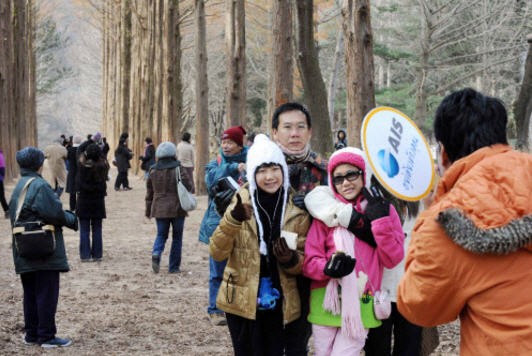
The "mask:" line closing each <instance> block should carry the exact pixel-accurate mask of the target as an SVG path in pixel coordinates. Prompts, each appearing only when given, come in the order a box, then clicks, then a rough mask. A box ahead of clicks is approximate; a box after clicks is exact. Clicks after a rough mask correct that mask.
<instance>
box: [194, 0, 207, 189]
mask: <svg viewBox="0 0 532 356" xmlns="http://www.w3.org/2000/svg"><path fill="white" fill-rule="evenodd" d="M195 20H196V39H195V42H196V43H195V47H196V53H195V55H196V56H195V62H196V73H197V74H196V75H197V77H196V162H195V164H194V165H195V167H196V169H195V171H196V182H195V183H196V193H197V194H205V193H207V189H206V187H205V179H204V177H205V175H204V170H205V166H206V165H207V163H208V161H209V86H208V80H207V35H206V32H207V31H206V25H205V2H204V0H195Z"/></svg>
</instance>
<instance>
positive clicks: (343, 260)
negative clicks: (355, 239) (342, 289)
mask: <svg viewBox="0 0 532 356" xmlns="http://www.w3.org/2000/svg"><path fill="white" fill-rule="evenodd" d="M356 262H357V260H356V259H354V258H352V257H351V256H348V255H346V254H345V253H343V252H341V251H336V252H335V253H334V254H333V255H332V256H331V258H330V259H329V261H327V263H326V264H325V268H324V269H323V273H325V275H327V276H329V277H331V278H342V277H345V276H347V275H348V274H350V273H351V272H353V270H354V269H355V265H356Z"/></svg>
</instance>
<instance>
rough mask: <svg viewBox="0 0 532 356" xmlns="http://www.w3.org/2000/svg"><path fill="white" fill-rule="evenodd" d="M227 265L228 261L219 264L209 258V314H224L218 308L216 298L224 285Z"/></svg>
mask: <svg viewBox="0 0 532 356" xmlns="http://www.w3.org/2000/svg"><path fill="white" fill-rule="evenodd" d="M226 264H227V260H225V261H222V262H218V261H215V260H214V259H213V258H212V256H209V307H208V308H207V313H209V314H217V313H218V314H223V311H222V310H220V309H218V308H217V307H216V296H217V295H218V289H220V284H222V280H223V277H224V269H225V265H226Z"/></svg>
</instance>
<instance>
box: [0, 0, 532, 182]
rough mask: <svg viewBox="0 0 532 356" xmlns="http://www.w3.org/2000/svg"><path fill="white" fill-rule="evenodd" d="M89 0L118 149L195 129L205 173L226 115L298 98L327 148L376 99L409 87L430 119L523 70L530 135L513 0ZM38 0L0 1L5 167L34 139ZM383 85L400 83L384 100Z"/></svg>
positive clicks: (523, 123)
mask: <svg viewBox="0 0 532 356" xmlns="http://www.w3.org/2000/svg"><path fill="white" fill-rule="evenodd" d="M34 1H35V2H38V1H39V0H34ZM89 3H90V4H91V6H93V7H95V8H96V9H97V10H99V11H98V13H99V15H100V16H99V22H100V27H101V33H102V51H101V52H102V55H101V60H102V78H103V81H102V93H103V95H102V123H101V129H102V131H103V132H105V134H106V136H107V137H108V139H109V142H110V144H111V146H113V148H114V147H115V146H116V143H117V139H118V137H119V135H120V134H121V133H122V132H129V134H130V138H131V139H130V146H131V148H132V150H133V151H134V152H135V153H136V154H140V153H141V152H142V151H143V140H144V138H145V137H146V136H150V137H152V138H153V140H154V141H155V142H156V143H158V142H161V141H163V140H172V141H174V142H175V141H178V140H179V138H180V136H181V133H182V132H184V131H192V132H195V138H196V140H195V141H196V149H197V153H198V154H197V160H198V161H197V162H196V166H197V167H198V172H201V169H202V168H201V167H203V166H204V165H205V164H206V162H207V161H208V160H209V158H210V155H212V153H213V150H214V149H215V148H216V147H217V146H218V140H217V138H218V137H219V134H220V133H221V131H222V130H223V129H224V128H225V127H227V126H228V125H237V124H241V125H243V126H245V127H246V128H247V129H251V130H253V131H257V130H258V131H261V132H266V133H268V132H269V128H270V122H269V119H270V118H271V113H272V111H273V109H274V108H275V107H276V106H278V105H279V104H281V103H283V102H286V101H289V100H300V101H303V102H304V103H305V104H306V105H307V106H308V108H309V111H310V112H311V114H312V116H313V131H314V135H313V141H312V145H313V148H314V149H315V150H317V151H319V152H321V153H325V154H326V153H328V152H330V151H331V149H332V139H333V137H332V135H331V131H332V130H334V129H337V128H339V127H345V126H347V129H348V139H349V142H350V144H352V145H357V146H358V145H359V129H360V122H361V120H362V118H363V117H364V115H365V114H366V113H367V112H368V111H369V110H370V109H371V108H373V107H374V106H375V105H379V104H385V105H386V104H387V105H392V106H395V105H399V108H400V105H403V104H404V103H405V102H407V101H409V100H410V101H412V103H414V102H415V105H414V104H412V105H411V106H412V108H413V107H415V110H412V111H411V112H410V114H411V115H412V116H413V117H414V118H415V119H416V121H417V122H418V124H420V125H421V126H424V125H425V126H426V127H430V122H426V120H427V118H428V117H430V111H431V110H433V105H434V103H436V102H437V101H438V100H440V99H439V98H441V96H440V95H444V94H445V93H446V92H448V90H450V89H455V88H456V86H460V87H461V86H464V85H473V86H475V87H477V88H478V89H480V90H482V91H485V92H487V93H488V94H491V95H496V96H500V94H501V93H502V94H503V96H504V95H505V96H506V97H507V98H512V101H513V98H516V97H517V96H518V95H517V94H518V93H517V88H516V87H517V85H520V82H521V79H522V78H524V80H523V86H522V88H521V92H520V94H519V96H518V100H517V101H516V102H515V123H516V125H517V128H518V130H517V132H518V134H519V137H518V138H519V142H522V143H523V145H525V146H526V144H527V143H528V128H529V127H530V124H529V119H530V117H529V116H530V109H529V107H530V104H529V101H530V100H529V98H530V89H527V88H530V87H529V84H528V86H527V84H526V83H527V78H529V76H530V69H528V68H529V67H530V66H527V67H526V68H527V69H526V70H527V72H526V73H528V74H526V73H525V74H524V75H520V76H519V78H518V76H517V75H516V73H517V72H519V71H518V70H514V71H513V72H512V71H509V70H508V69H507V68H508V65H510V64H512V65H513V64H518V63H519V58H520V55H521V53H523V45H522V42H523V41H522V39H523V36H522V34H523V32H524V31H527V29H529V28H530V21H527V18H528V17H527V14H528V13H529V12H530V9H531V7H530V5H527V3H526V2H523V1H520V0H519V1H513V0H512V1H511V0H496V1H489V0H471V1H465V0H450V1H443V0H402V1H401V2H400V5H398V4H397V3H396V2H395V1H391V0H374V1H371V4H370V1H369V0H336V1H332V2H331V1H325V0H298V1H295V0H288V1H282V0H273V1H271V0H247V1H244V0H224V1H222V0H218V1H206V0H153V1H142V0H113V1H111V0H90V1H89ZM401 5H405V6H406V7H401ZM32 6H33V1H22V0H6V1H2V2H1V5H0V10H1V11H0V16H1V20H2V21H1V23H0V29H1V31H2V35H3V38H4V42H3V43H2V47H0V79H1V80H0V89H1V91H0V94H1V95H2V96H1V97H0V104H1V105H0V120H1V121H0V124H1V128H2V130H1V134H0V137H1V139H2V148H3V149H4V152H5V153H6V156H7V157H8V159H7V162H8V172H9V175H10V176H12V175H13V172H14V169H13V168H14V166H13V162H14V159H13V158H14V153H15V151H16V149H18V148H20V147H21V146H23V145H26V144H35V143H36V135H35V134H36V132H35V131H36V124H35V89H34V87H35V84H34V82H35V74H34V73H35V60H34V59H33V58H34V55H33V47H34V44H33V27H34V20H33V12H32V11H33V10H32V9H33V8H32ZM246 11H247V13H246ZM374 20H375V21H374ZM220 23H221V24H222V26H220V27H216V26H218V25H219V24H220ZM372 23H373V26H372ZM372 27H373V30H374V29H377V31H378V32H377V36H376V37H374V35H373V30H372ZM327 28H328V30H327ZM331 28H332V29H331ZM213 29H214V33H213ZM327 34H328V35H329V36H330V40H329V39H328V38H327V40H326V41H325V40H324V38H325V37H324V36H326V35H327ZM331 34H332V35H331ZM327 42H329V43H330V44H331V46H330V47H331V48H330V49H328V48H327V45H328V44H327ZM4 44H5V45H4ZM192 53H193V54H194V55H193V56H192V55H190V54H192ZM213 68H214V69H215V70H214V71H213ZM322 71H323V74H326V77H327V79H326V80H324V75H323V74H322ZM375 72H376V73H375ZM503 77H504V79H505V80H504V82H503V81H501V80H497V78H503ZM512 77H513V78H515V79H512V80H509V79H508V78H512ZM512 81H513V83H514V84H511V83H510V84H508V83H509V82H512ZM471 83H473V84H471ZM515 83H516V84H515ZM326 84H327V85H326ZM475 84H476V85H475ZM394 86H396V87H397V86H399V87H401V86H403V87H405V88H406V89H404V90H403V89H401V88H399V89H398V90H397V89H394ZM383 90H384V91H383ZM386 90H389V92H390V93H392V94H391V95H396V93H399V94H397V95H396V96H397V97H396V98H393V100H389V102H388V101H387V99H386V98H384V99H383V95H386V93H387V92H386ZM401 90H402V91H401ZM337 93H339V94H340V95H338V96H337ZM383 93H384V94H383ZM221 94H222V95H221ZM343 94H345V99H344V96H343ZM376 94H377V95H376ZM379 95H380V99H379ZM340 98H341V99H340ZM94 99H98V98H94ZM527 100H528V101H527ZM523 102H524V104H523ZM527 105H528V106H527ZM527 115H528V117H527ZM262 117H266V120H263V119H261V118H262ZM527 118H528V121H527ZM344 125H345V126H344ZM6 142H7V144H6ZM135 162H136V160H135ZM201 176H202V175H201V174H198V177H197V178H198V182H197V186H198V187H199V191H200V192H201V191H202V183H203V182H202V177H201Z"/></svg>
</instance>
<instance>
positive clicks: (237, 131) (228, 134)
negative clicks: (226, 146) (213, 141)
mask: <svg viewBox="0 0 532 356" xmlns="http://www.w3.org/2000/svg"><path fill="white" fill-rule="evenodd" d="M245 134H246V130H244V128H243V127H242V126H233V127H230V128H228V129H227V130H225V131H224V133H223V134H222V140H231V141H234V142H235V143H236V144H237V145H239V146H244V135H245Z"/></svg>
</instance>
